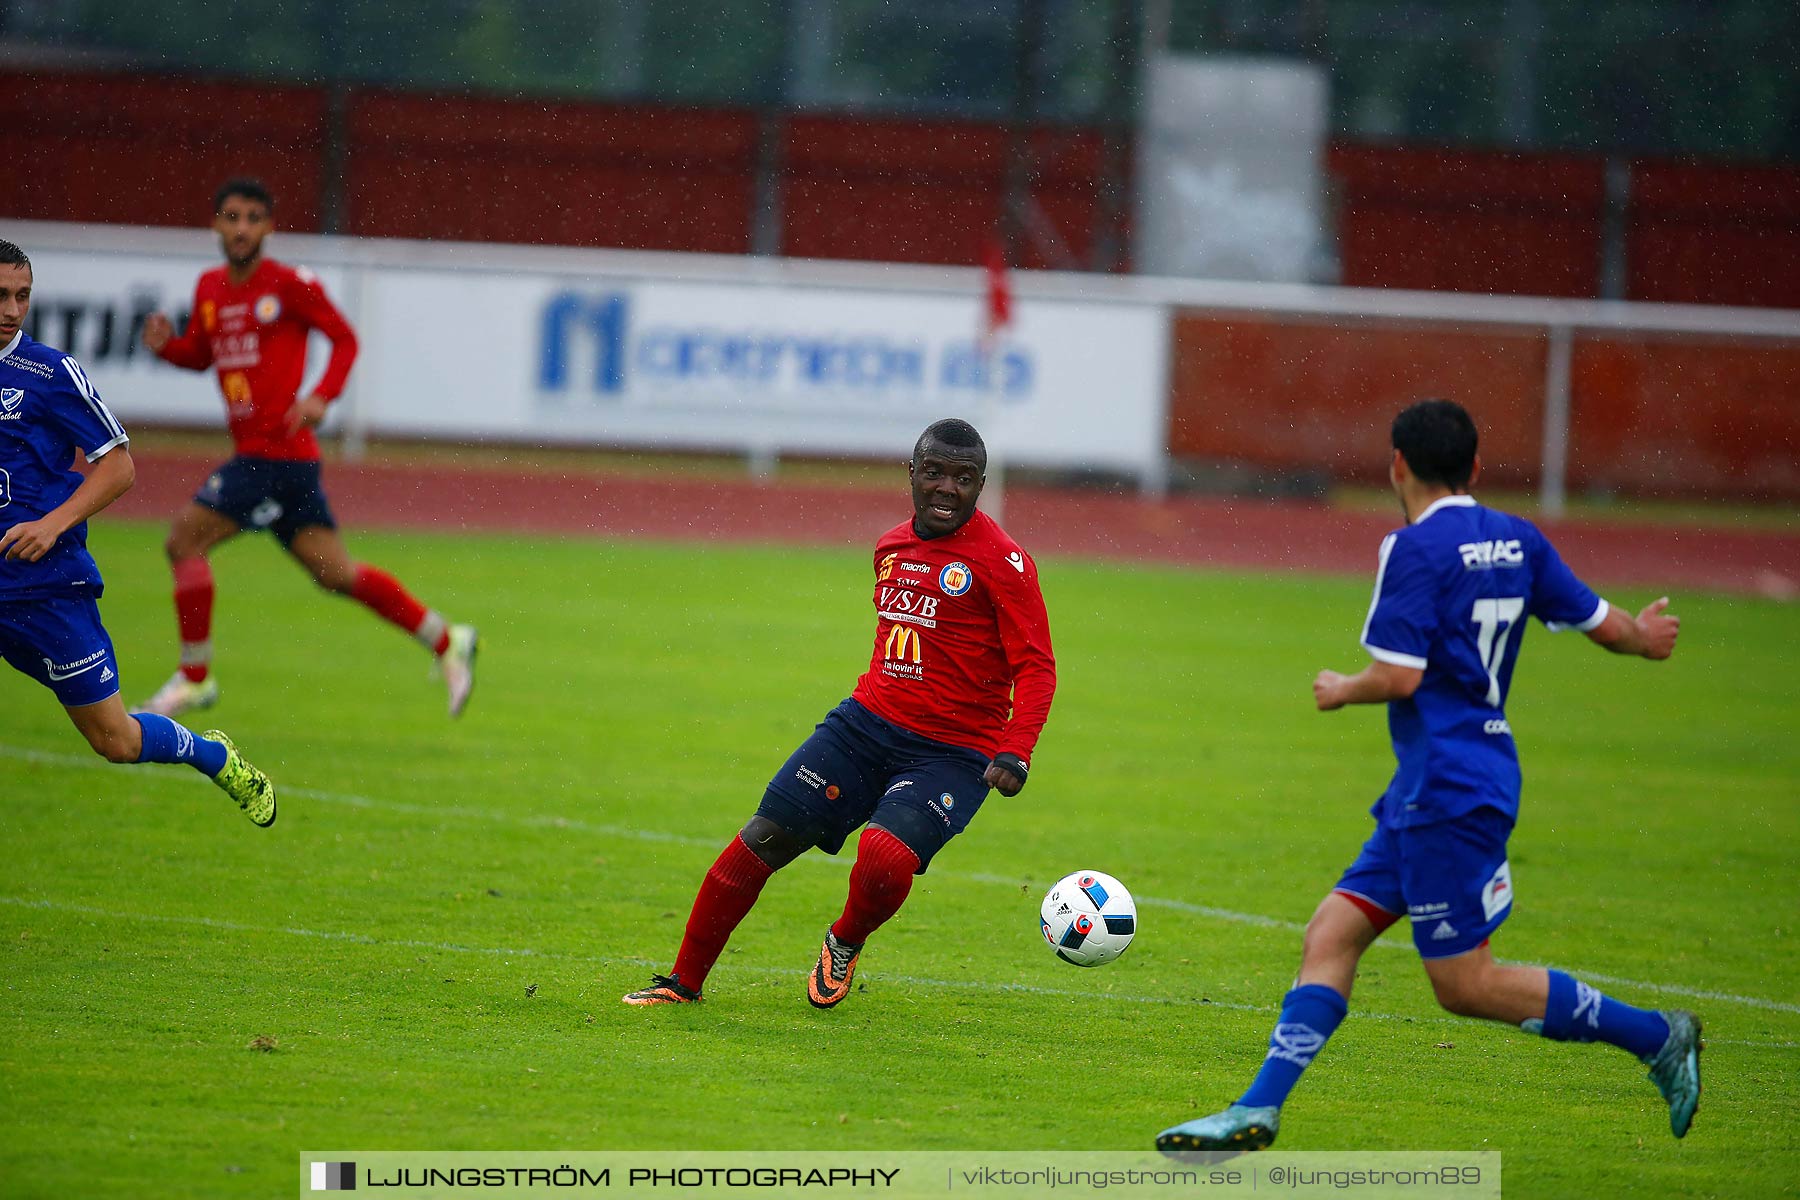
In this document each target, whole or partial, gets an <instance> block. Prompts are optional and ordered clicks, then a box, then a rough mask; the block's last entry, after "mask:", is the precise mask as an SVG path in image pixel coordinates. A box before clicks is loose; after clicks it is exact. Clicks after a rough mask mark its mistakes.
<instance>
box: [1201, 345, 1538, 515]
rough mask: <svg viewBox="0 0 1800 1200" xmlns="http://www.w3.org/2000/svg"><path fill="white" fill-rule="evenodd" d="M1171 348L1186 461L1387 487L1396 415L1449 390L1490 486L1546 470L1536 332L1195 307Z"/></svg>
mask: <svg viewBox="0 0 1800 1200" xmlns="http://www.w3.org/2000/svg"><path fill="white" fill-rule="evenodd" d="M1172 351H1173V354H1174V363H1173V370H1172V372H1171V381H1172V391H1171V394H1170V401H1169V415H1170V421H1169V452H1170V453H1171V454H1173V455H1175V456H1177V457H1190V458H1202V459H1211V460H1223V461H1231V462H1247V463H1253V464H1256V465H1259V466H1266V467H1273V468H1280V469H1308V470H1317V471H1322V472H1325V473H1327V474H1329V475H1331V476H1332V477H1333V478H1337V479H1354V480H1361V481H1364V482H1379V481H1384V480H1385V479H1386V478H1387V475H1386V472H1387V464H1388V459H1389V456H1390V453H1391V451H1390V443H1389V440H1388V428H1389V426H1390V425H1391V424H1392V423H1393V419H1394V414H1395V413H1397V412H1399V411H1400V410H1401V409H1402V408H1405V407H1406V406H1407V405H1408V404H1411V403H1412V402H1413V401H1415V400H1423V399H1426V398H1428V397H1431V396H1445V397H1448V398H1450V399H1452V400H1456V401H1458V402H1459V403H1461V404H1463V405H1465V406H1466V407H1467V408H1468V409H1469V411H1470V412H1471V413H1473V414H1474V416H1475V420H1476V423H1477V424H1478V425H1479V426H1480V428H1481V461H1482V473H1483V477H1484V478H1487V479H1491V480H1493V481H1495V482H1501V483H1521V482H1526V481H1530V480H1535V479H1536V478H1537V476H1538V466H1539V462H1540V459H1541V457H1542V455H1541V451H1540V445H1541V441H1542V437H1543V434H1542V429H1543V391H1544V367H1545V354H1546V339H1545V337H1544V335H1543V333H1542V332H1541V331H1538V330H1533V329H1520V330H1491V329H1464V328H1456V327H1446V326H1439V325H1432V326H1423V325H1402V324H1393V323H1375V322H1364V321H1340V322H1332V323H1324V322H1320V321H1317V320H1302V319H1298V318H1296V319H1292V320H1277V319H1271V318H1269V317H1264V316H1256V317H1250V316H1244V317H1231V316H1201V315H1198V314H1191V313H1190V314H1182V315H1178V316H1177V317H1176V319H1175V323H1174V329H1173V334H1172Z"/></svg>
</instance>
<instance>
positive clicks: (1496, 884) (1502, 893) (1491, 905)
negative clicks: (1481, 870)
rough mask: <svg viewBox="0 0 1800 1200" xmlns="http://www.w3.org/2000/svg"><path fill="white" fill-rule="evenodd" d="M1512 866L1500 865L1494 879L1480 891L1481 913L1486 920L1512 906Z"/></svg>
mask: <svg viewBox="0 0 1800 1200" xmlns="http://www.w3.org/2000/svg"><path fill="white" fill-rule="evenodd" d="M1512 900H1513V889H1512V864H1511V863H1504V862H1503V863H1501V864H1500V869H1499V870H1497V871H1495V872H1494V877H1493V878H1492V879H1490V880H1488V881H1487V884H1486V885H1485V886H1484V887H1483V888H1482V889H1481V912H1482V915H1483V916H1485V917H1486V918H1487V919H1488V920H1490V921H1491V920H1493V919H1494V917H1495V915H1496V914H1498V913H1503V912H1505V911H1506V910H1507V909H1508V908H1510V907H1511V906H1512Z"/></svg>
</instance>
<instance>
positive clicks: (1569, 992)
mask: <svg viewBox="0 0 1800 1200" xmlns="http://www.w3.org/2000/svg"><path fill="white" fill-rule="evenodd" d="M1537 1024H1538V1025H1539V1027H1538V1028H1537V1029H1536V1030H1535V1031H1534V1032H1537V1033H1541V1034H1543V1035H1544V1036H1545V1037H1547V1038H1549V1039H1551V1040H1552V1041H1557V1042H1605V1043H1607V1044H1608V1045H1611V1046H1617V1047H1619V1048H1620V1049H1622V1050H1629V1051H1630V1052H1631V1053H1633V1054H1635V1055H1637V1056H1638V1057H1639V1058H1642V1059H1648V1058H1650V1057H1651V1056H1652V1055H1654V1054H1655V1053H1656V1052H1657V1051H1658V1050H1661V1049H1662V1048H1663V1043H1664V1042H1666V1041H1668V1040H1669V1023H1668V1022H1667V1021H1665V1020H1664V1019H1663V1016H1662V1014H1661V1013H1659V1012H1652V1011H1650V1010H1649V1009H1643V1008H1633V1007H1632V1006H1631V1005H1629V1004H1626V1003H1624V1002H1623V1001H1620V1000H1614V999H1613V998H1612V997H1611V996H1607V995H1604V994H1602V993H1601V992H1599V991H1597V990H1596V989H1594V988H1591V987H1589V986H1588V985H1587V984H1585V983H1582V982H1581V981H1580V980H1579V979H1576V978H1574V977H1573V976H1571V975H1565V974H1563V972H1561V971H1551V972H1550V1001H1549V1003H1548V1004H1546V1005H1545V1006H1544V1019H1543V1021H1542V1022H1539V1023H1537ZM1532 1025H1533V1022H1531V1021H1527V1022H1525V1027H1526V1028H1527V1029H1528V1030H1529V1029H1531V1026H1532Z"/></svg>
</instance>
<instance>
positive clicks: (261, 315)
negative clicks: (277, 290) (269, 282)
mask: <svg viewBox="0 0 1800 1200" xmlns="http://www.w3.org/2000/svg"><path fill="white" fill-rule="evenodd" d="M280 315H281V297H279V296H276V295H274V294H270V295H267V296H260V297H258V298H257V301H256V319H257V320H258V321H261V322H262V323H263V324H264V325H267V324H268V323H269V322H270V321H273V320H274V319H275V318H276V317H279V316H280Z"/></svg>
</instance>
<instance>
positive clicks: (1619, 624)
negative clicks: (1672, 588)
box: [1588, 596, 1681, 659]
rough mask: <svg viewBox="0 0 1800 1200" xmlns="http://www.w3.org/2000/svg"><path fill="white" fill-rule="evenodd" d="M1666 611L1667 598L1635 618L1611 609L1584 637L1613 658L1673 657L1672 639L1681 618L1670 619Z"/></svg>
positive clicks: (1616, 608) (1653, 602) (1654, 601)
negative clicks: (1618, 656) (1629, 655)
mask: <svg viewBox="0 0 1800 1200" xmlns="http://www.w3.org/2000/svg"><path fill="white" fill-rule="evenodd" d="M1668 607H1669V598H1668V597H1667V596H1664V597H1662V598H1661V599H1659V600H1652V601H1651V602H1650V603H1649V604H1647V605H1645V606H1644V610H1643V611H1642V612H1640V613H1638V615H1637V616H1635V617H1634V616H1631V615H1630V614H1629V613H1627V612H1625V610H1623V609H1621V608H1618V607H1617V606H1614V607H1612V608H1610V609H1608V610H1607V613H1606V619H1605V620H1603V621H1601V622H1600V624H1598V625H1596V626H1594V627H1593V628H1592V629H1590V630H1588V637H1589V638H1591V639H1592V640H1593V641H1594V642H1595V643H1596V644H1598V645H1601V646H1605V647H1606V648H1607V649H1608V650H1611V651H1612V652H1613V653H1614V654H1635V655H1637V656H1638V657H1640V658H1650V659H1664V658H1667V657H1669V655H1671V654H1673V653H1675V638H1676V636H1677V635H1678V634H1680V632H1681V618H1680V617H1676V616H1671V615H1670V614H1669V613H1668V612H1667V611H1666V610H1667V609H1668Z"/></svg>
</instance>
